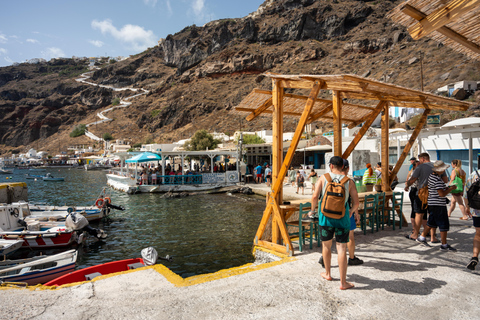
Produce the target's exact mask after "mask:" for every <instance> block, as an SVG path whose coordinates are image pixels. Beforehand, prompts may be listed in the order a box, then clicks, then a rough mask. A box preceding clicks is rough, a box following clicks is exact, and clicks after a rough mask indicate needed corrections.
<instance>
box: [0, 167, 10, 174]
mask: <svg viewBox="0 0 480 320" xmlns="http://www.w3.org/2000/svg"><path fill="white" fill-rule="evenodd" d="M12 173H13V170H7V169H5V168H0V174H12Z"/></svg>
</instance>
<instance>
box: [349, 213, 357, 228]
mask: <svg viewBox="0 0 480 320" xmlns="http://www.w3.org/2000/svg"><path fill="white" fill-rule="evenodd" d="M355 229H357V223H356V222H355V213H354V214H352V216H351V217H350V231H352V230H355Z"/></svg>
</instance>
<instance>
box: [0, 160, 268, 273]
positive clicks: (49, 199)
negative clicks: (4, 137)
mask: <svg viewBox="0 0 480 320" xmlns="http://www.w3.org/2000/svg"><path fill="white" fill-rule="evenodd" d="M27 172H28V171H27V170H20V169H16V170H15V172H14V174H13V175H10V176H12V178H13V179H12V180H13V181H25V182H27V186H28V195H29V201H30V202H46V203H48V204H52V205H68V206H73V205H77V206H89V205H91V204H93V203H94V202H95V200H96V199H97V196H98V195H99V194H100V193H101V191H102V189H103V188H104V187H106V177H105V173H104V172H103V171H85V170H80V169H51V170H49V171H47V172H50V173H51V174H52V175H53V176H59V177H65V181H64V182H53V181H52V182H46V181H41V180H38V181H34V180H30V179H29V180H26V179H25V177H24V175H25V173H27ZM32 174H33V173H32ZM35 174H38V173H35ZM0 178H2V179H5V180H4V181H5V182H8V181H10V180H6V177H0ZM107 190H108V193H110V195H111V199H112V203H113V204H115V205H120V206H124V207H125V208H126V210H125V211H115V213H114V215H113V216H112V219H111V221H110V222H105V223H104V222H100V223H99V224H98V225H97V224H95V223H92V226H93V227H100V228H102V229H104V230H105V231H106V232H107V233H108V238H107V239H106V240H105V242H94V241H92V240H93V239H90V240H89V244H88V245H87V246H85V247H84V248H82V249H81V250H80V253H81V254H80V255H79V258H78V261H77V267H78V268H84V267H88V266H92V265H96V264H100V263H105V262H109V261H114V260H122V259H127V258H136V257H139V256H140V251H141V250H142V249H143V248H145V247H149V246H152V247H154V248H155V249H156V250H157V251H158V253H159V255H160V256H166V255H167V254H168V255H170V256H172V257H173V259H174V261H173V262H161V261H159V262H160V263H164V264H165V266H167V267H168V268H170V269H171V270H172V271H173V272H175V273H176V274H178V275H180V276H182V277H189V276H192V275H197V274H205V273H211V272H216V271H218V270H221V269H225V268H231V267H235V266H240V265H243V264H245V263H249V262H252V261H253V256H252V253H251V251H252V243H253V239H254V236H255V233H256V230H257V228H258V225H259V223H260V219H261V217H262V213H263V210H264V209H265V200H264V199H260V198H258V197H255V196H243V195H238V194H235V195H227V194H212V195H208V194H198V195H192V196H189V197H186V198H181V199H162V198H161V195H160V194H137V195H127V194H125V193H122V192H119V191H115V190H113V189H111V188H108V189H107Z"/></svg>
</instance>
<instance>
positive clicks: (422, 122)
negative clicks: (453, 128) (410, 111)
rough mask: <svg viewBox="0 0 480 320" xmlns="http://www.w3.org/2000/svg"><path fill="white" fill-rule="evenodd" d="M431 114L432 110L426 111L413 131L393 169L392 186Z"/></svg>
mask: <svg viewBox="0 0 480 320" xmlns="http://www.w3.org/2000/svg"><path fill="white" fill-rule="evenodd" d="M429 113H430V109H425V111H424V112H423V114H422V116H421V118H420V120H419V121H418V124H417V126H416V127H415V130H413V132H412V135H411V136H410V139H409V140H408V142H407V144H406V145H405V148H404V149H403V152H402V154H401V155H400V157H399V158H398V161H397V164H396V165H395V168H393V171H392V173H391V175H390V184H392V182H393V179H395V177H396V176H397V173H398V171H399V170H400V168H401V167H402V164H403V162H404V161H405V159H406V158H407V155H408V154H409V152H410V149H411V148H412V146H413V143H414V142H415V140H417V137H418V135H419V134H420V131H422V128H423V126H424V125H425V123H426V122H427V116H428V114H429Z"/></svg>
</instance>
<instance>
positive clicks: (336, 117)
mask: <svg viewBox="0 0 480 320" xmlns="http://www.w3.org/2000/svg"><path fill="white" fill-rule="evenodd" d="M332 101H333V154H334V155H335V156H339V157H341V156H342V99H341V98H340V92H339V91H336V90H334V91H333V92H332Z"/></svg>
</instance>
